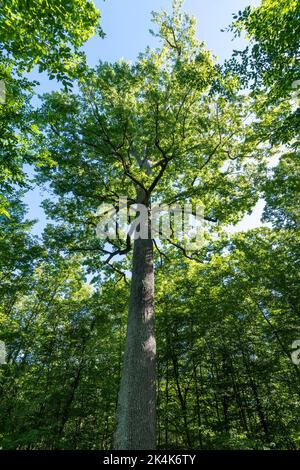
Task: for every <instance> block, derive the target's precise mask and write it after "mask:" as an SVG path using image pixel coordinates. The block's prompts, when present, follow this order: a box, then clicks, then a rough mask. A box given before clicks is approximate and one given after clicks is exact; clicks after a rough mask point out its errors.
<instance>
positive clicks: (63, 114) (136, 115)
mask: <svg viewBox="0 0 300 470" xmlns="http://www.w3.org/2000/svg"><path fill="white" fill-rule="evenodd" d="M181 3H182V2H180V1H175V2H174V8H173V13H172V15H171V16H169V15H168V14H167V13H164V12H163V13H162V14H159V15H158V14H155V15H154V21H155V23H156V25H157V27H158V32H157V33H156V36H157V38H158V40H159V41H160V47H159V48H158V49H156V50H150V49H147V51H146V52H145V53H144V54H141V55H140V56H139V59H138V61H137V62H136V63H135V64H133V65H130V64H128V63H126V62H123V61H120V62H117V63H115V64H108V63H100V65H99V66H98V67H97V68H96V69H95V70H91V71H89V73H87V74H86V76H85V77H84V78H82V79H81V81H80V94H79V95H74V94H70V93H69V94H66V93H53V94H50V95H46V96H45V97H44V104H43V107H42V109H41V111H40V123H41V134H40V136H39V139H38V141H39V142H38V144H37V145H38V147H39V148H40V149H43V150H42V151H45V152H46V153H47V156H48V158H49V160H51V161H52V164H45V165H44V166H43V167H42V168H41V171H40V181H49V182H50V184H51V186H52V189H53V191H54V193H55V194H56V197H57V198H58V200H57V203H56V202H53V201H52V202H50V201H48V202H47V203H46V204H45V208H46V210H47V212H48V213H49V214H50V215H51V216H52V217H53V218H54V219H56V220H57V222H59V221H62V222H63V224H61V225H58V226H56V227H53V228H49V229H48V235H47V236H48V242H49V243H53V244H55V245H56V246H57V247H60V249H61V250H65V251H69V252H70V251H73V252H74V251H82V252H84V253H85V260H86V261H85V262H86V263H87V264H88V265H89V269H90V270H91V271H94V272H95V271H97V270H98V271H100V270H101V268H103V266H108V265H109V264H111V266H112V268H113V269H114V270H115V271H117V273H120V274H122V270H121V263H122V261H121V260H120V258H119V259H118V260H117V261H115V263H114V264H112V260H113V258H114V257H116V256H125V255H127V254H128V253H129V252H130V250H131V248H132V238H134V237H132V236H130V235H129V234H128V235H127V237H126V241H124V240H122V239H121V238H119V239H117V240H109V239H108V240H106V241H103V240H97V239H96V238H95V225H96V223H97V218H96V216H95V215H94V214H95V212H96V209H97V207H98V205H99V204H100V203H101V202H109V203H111V204H113V205H117V203H118V197H119V195H123V196H127V198H128V206H129V207H131V206H133V205H134V204H136V203H143V204H144V206H145V207H146V209H147V214H148V216H147V218H146V219H147V220H146V221H145V226H144V227H142V226H140V231H139V230H136V232H135V238H136V239H135V240H134V247H133V258H132V279H131V294H130V301H129V311H128V323H127V337H126V346H125V355H124V364H123V372H122V378H121V384H120V392H119V405H118V414H117V427H116V432H115V443H114V446H115V448H117V449H153V448H154V447H155V386H156V384H155V380H156V378H155V356H156V347H155V332H154V272H153V248H154V245H155V248H157V249H158V250H159V248H158V245H157V243H156V241H155V240H153V238H152V237H151V236H149V237H148V238H147V239H143V238H141V237H139V232H142V231H143V230H149V226H150V225H151V204H153V203H157V202H159V203H162V204H172V203H175V202H176V203H183V202H190V203H191V204H194V205H196V204H197V203H200V202H201V204H204V206H205V217H206V219H207V220H209V221H211V222H213V223H215V224H216V225H217V226H219V224H221V223H228V222H233V221H237V220H238V218H239V217H241V216H242V215H243V214H244V213H245V211H247V210H249V208H250V207H251V206H252V205H253V204H254V203H255V202H256V200H257V197H258V195H257V193H256V191H255V189H254V187H253V181H255V180H256V178H257V176H258V174H259V173H260V171H262V169H263V159H264V157H265V156H266V153H265V152H264V151H263V150H261V149H260V150H257V149H255V142H256V136H255V132H254V130H253V129H252V128H251V126H250V125H246V120H247V113H248V106H247V99H246V98H245V97H243V96H242V95H241V96H239V95H238V94H237V93H236V84H235V80H234V78H232V77H230V76H228V75H226V76H224V77H222V76H221V75H220V73H219V69H218V67H216V66H215V65H214V64H213V62H212V59H211V57H210V54H209V53H208V52H207V50H206V49H205V48H204V45H203V44H200V43H199V42H198V41H197V40H196V39H195V20H194V19H193V18H189V17H188V16H187V15H184V14H182V13H181V10H180V8H181ZM148 222H150V223H149V224H148ZM140 225H141V224H140ZM109 242H111V248H109V246H108V243H109ZM165 243H166V244H167V245H168V244H171V245H174V246H176V248H177V249H178V250H179V251H181V252H182V253H184V254H185V255H186V256H187V257H195V258H197V259H198V261H202V259H201V256H202V255H203V251H201V247H199V250H198V251H195V252H194V253H193V254H192V255H191V254H189V253H188V252H187V249H186V247H185V245H184V243H183V242H179V241H178V240H176V239H175V238H174V237H173V236H170V237H169V238H168V239H167V240H165ZM126 266H128V265H127V264H126Z"/></svg>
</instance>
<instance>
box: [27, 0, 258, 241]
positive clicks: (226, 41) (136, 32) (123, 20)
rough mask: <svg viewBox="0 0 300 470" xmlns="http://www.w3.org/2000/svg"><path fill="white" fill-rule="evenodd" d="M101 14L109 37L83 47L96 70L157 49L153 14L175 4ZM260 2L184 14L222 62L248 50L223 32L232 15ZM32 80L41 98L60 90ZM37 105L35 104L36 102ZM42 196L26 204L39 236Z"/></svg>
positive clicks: (228, 1)
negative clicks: (190, 17)
mask: <svg viewBox="0 0 300 470" xmlns="http://www.w3.org/2000/svg"><path fill="white" fill-rule="evenodd" d="M95 3H96V6H97V7H98V8H99V9H100V11H101V14H102V20H101V23H102V28H103V30H104V31H105V33H106V37H105V38H104V39H101V38H99V37H93V38H91V39H90V40H89V41H88V42H87V43H86V44H85V46H84V48H83V49H84V50H85V52H86V55H87V60H88V64H89V65H90V66H94V65H95V64H97V62H98V61H99V60H106V61H109V62H114V61H116V60H118V59H120V58H124V59H126V60H132V61H134V60H135V59H136V57H137V55H138V54H139V52H142V51H143V50H144V49H145V48H146V47H147V46H148V45H149V46H154V47H155V46H156V39H155V38H154V37H153V36H151V35H150V33H149V29H150V28H151V27H152V24H151V11H159V10H161V9H166V10H170V7H171V5H172V0H106V1H105V2H104V1H102V0H96V1H95ZM259 4H260V0H185V2H184V10H185V11H186V12H187V13H189V14H191V15H193V16H195V17H196V19H197V36H198V38H199V39H200V40H201V41H204V42H205V44H206V46H207V48H208V49H209V50H210V51H211V52H212V53H213V55H215V56H217V58H218V61H220V62H223V61H224V59H225V58H227V57H230V55H231V53H232V51H233V49H239V48H242V47H244V46H245V41H244V40H243V39H238V40H235V41H232V34H230V33H227V32H221V29H223V28H226V26H228V25H229V23H230V22H231V21H232V14H233V13H234V12H237V11H238V10H242V9H243V8H244V7H245V6H247V5H253V6H258V5H259ZM30 77H31V78H33V79H35V80H38V81H39V82H40V86H38V87H37V93H38V94H42V93H44V92H49V91H52V90H56V89H59V88H60V87H59V85H58V84H57V83H55V81H50V80H48V79H47V77H45V76H44V75H42V76H41V75H39V74H38V73H36V72H33V73H32V74H30ZM35 101H36V100H35ZM41 200H42V195H41V193H40V190H39V189H38V188H35V189H34V190H32V191H30V192H29V193H28V194H27V195H26V197H25V202H26V203H27V205H28V209H29V211H28V217H29V218H30V219H39V222H38V223H37V224H36V225H35V227H34V229H33V233H35V234H40V233H41V231H42V229H43V227H44V226H45V222H46V220H45V216H44V213H43V211H42V209H41V208H40V207H39V205H40V202H41ZM262 207H263V202H262V201H261V202H260V203H258V205H257V206H256V207H255V209H254V211H253V213H252V215H251V216H246V217H245V218H244V219H243V221H242V222H240V223H239V225H238V228H239V229H244V230H245V229H248V228H252V227H254V226H257V225H258V224H259V219H260V214H261V210H262Z"/></svg>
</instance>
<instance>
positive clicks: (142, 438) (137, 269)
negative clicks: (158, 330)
mask: <svg viewBox="0 0 300 470" xmlns="http://www.w3.org/2000/svg"><path fill="white" fill-rule="evenodd" d="M148 212H149V217H148V222H149V236H148V239H146V240H145V239H136V240H135V242H134V248H133V267H132V281H131V292H130V301H129V311H128V322H127V334H126V345H125V354H124V362H123V369H122V376H121V384H120V391H119V398H118V410H117V425H116V431H115V436H114V449H122V450H123V449H128V450H138V449H146V450H151V449H155V408H156V377H155V356H156V344H155V332H154V271H153V243H152V239H151V234H150V208H149V211H148Z"/></svg>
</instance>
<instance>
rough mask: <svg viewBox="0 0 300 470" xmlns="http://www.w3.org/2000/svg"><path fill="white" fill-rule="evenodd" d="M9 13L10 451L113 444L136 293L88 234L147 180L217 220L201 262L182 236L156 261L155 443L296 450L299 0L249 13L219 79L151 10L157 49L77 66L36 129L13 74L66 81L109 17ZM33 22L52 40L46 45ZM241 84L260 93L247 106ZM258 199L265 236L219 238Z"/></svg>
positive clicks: (166, 196)
mask: <svg viewBox="0 0 300 470" xmlns="http://www.w3.org/2000/svg"><path fill="white" fill-rule="evenodd" d="M2 3H3V4H4V10H3V11H1V13H0V20H1V22H2V23H1V24H2V25H4V23H3V22H4V21H5V25H6V26H5V31H3V37H5V38H6V39H5V41H6V46H5V45H4V46H3V48H2V49H1V51H2V52H1V53H2V54H3V58H5V60H6V63H3V64H2V65H1V66H0V67H1V68H0V71H1V74H2V75H3V76H4V77H5V80H6V83H7V102H6V105H5V107H4V106H3V105H0V126H1V136H2V144H3V146H2V148H1V152H2V153H1V166H0V183H1V185H2V187H3V189H4V191H3V195H2V199H0V252H1V257H0V340H1V341H4V342H5V345H6V349H7V358H6V362H7V363H6V364H1V365H0V447H1V448H4V449H30V450H34V449H105V450H107V449H111V448H112V436H113V431H114V426H115V412H116V404H117V392H118V388H119V381H120V374H121V364H122V356H123V349H124V342H125V328H126V314H127V304H128V294H129V289H128V286H127V284H125V283H124V282H123V277H121V278H120V275H121V274H122V270H128V269H129V261H130V257H129V255H128V253H127V251H126V250H127V248H128V247H127V246H125V247H124V244H123V243H122V241H121V240H117V241H114V242H113V244H112V248H113V249H116V250H117V252H118V253H119V254H123V255H126V256H123V257H122V258H121V257H119V259H118V260H117V261H115V262H114V264H113V265H112V266H109V264H108V263H106V264H105V263H104V262H103V255H106V256H107V255H108V247H107V245H108V243H106V244H104V243H102V242H100V241H99V240H97V239H96V238H95V224H96V217H95V215H93V214H94V213H95V210H96V209H97V207H98V205H99V204H100V203H101V202H111V203H112V204H115V203H116V202H117V199H118V196H119V194H121V195H127V196H128V200H129V204H132V203H134V202H135V200H136V187H137V186H139V187H143V188H144V190H145V194H146V195H147V196H149V197H150V196H151V199H152V200H153V201H154V202H169V203H170V202H172V201H174V202H182V201H185V202H186V201H189V202H192V203H193V204H196V203H199V202H203V203H204V204H205V215H206V217H207V218H208V219H210V220H215V222H213V224H211V225H209V226H208V229H207V233H206V236H205V241H204V245H203V246H202V247H199V250H198V252H197V253H196V257H195V258H196V259H195V260H192V259H189V258H188V257H187V256H185V255H186V254H187V253H186V252H185V250H184V249H183V250H182V249H180V247H179V248H178V246H177V245H175V246H174V243H172V242H174V240H173V239H171V240H168V241H167V242H166V243H162V244H161V245H159V249H158V250H156V252H155V259H154V262H155V269H156V287H155V290H156V316H157V323H156V330H157V343H158V366H157V391H158V401H157V416H158V419H157V447H158V448H159V449H243V450H244V449H251V450H253V449H299V448H300V435H299V425H300V413H299V410H300V403H299V387H300V370H299V365H297V364H295V363H293V362H292V361H291V345H292V343H293V341H294V340H296V339H299V314H300V304H299V259H300V253H299V246H300V244H299V241H300V240H299V229H298V226H299V214H298V210H299V183H298V181H299V164H298V159H297V157H298V152H297V142H296V138H297V134H296V125H297V112H294V110H293V108H292V104H291V102H290V92H291V86H290V85H291V80H292V79H293V78H295V76H296V75H295V74H296V68H295V67H296V60H295V51H296V47H297V45H296V42H297V38H295V37H294V33H295V32H296V31H297V28H298V26H297V25H296V23H295V18H296V15H297V11H298V4H297V2H294V1H291V0H290V1H289V2H286V1H283V0H280V1H274V0H272V1H271V0H268V1H267V0H264V1H262V5H261V7H259V8H257V9H254V10H251V9H246V10H245V11H244V12H240V13H239V14H238V15H237V17H236V22H235V26H234V27H233V28H234V29H235V30H236V31H242V30H247V31H248V34H249V37H250V39H251V40H252V46H253V49H252V52H251V53H250V55H249V54H248V52H249V51H246V52H244V53H243V56H242V57H243V62H242V66H241V67H237V62H236V61H235V58H234V60H233V61H232V62H231V71H228V70H227V71H226V72H225V73H224V72H222V71H221V69H220V68H219V67H217V66H216V65H215V64H214V63H213V61H212V59H211V57H210V54H209V53H208V51H207V50H205V48H204V46H203V44H200V43H199V42H198V41H197V40H196V39H195V36H194V32H195V23H194V20H193V19H191V18H189V17H188V16H186V15H184V14H182V13H181V12H180V5H181V2H180V1H175V2H174V7H175V8H174V12H173V15H172V16H169V15H167V14H166V13H162V14H160V15H156V14H155V15H154V20H155V23H156V26H157V30H156V33H154V34H157V38H158V39H159V40H160V47H159V48H158V49H157V50H150V49H149V50H147V51H146V52H145V53H144V54H141V55H140V57H139V59H138V60H137V62H136V63H135V64H133V65H130V64H128V63H126V62H123V61H121V62H118V63H115V64H108V63H100V64H99V65H98V67H96V68H95V69H93V70H87V69H85V68H83V73H82V74H81V75H80V76H79V78H80V80H79V82H80V91H79V93H78V94H72V93H70V92H67V91H65V92H59V93H52V94H48V95H46V96H44V98H43V105H42V108H41V110H39V111H38V113H36V114H35V115H34V114H32V113H31V112H30V107H29V100H30V96H31V93H32V84H30V83H29V82H28V81H27V80H25V79H24V78H21V77H19V76H16V75H14V76H13V75H12V73H11V70H12V69H13V67H15V69H14V70H15V71H16V68H17V69H18V70H21V69H24V68H27V66H28V67H31V66H32V65H34V64H35V63H37V62H38V63H39V64H40V65H41V68H42V69H43V70H44V69H46V68H47V70H48V71H49V72H50V73H53V74H57V77H58V78H59V74H64V73H67V64H68V63H69V64H70V62H68V60H69V58H70V56H69V54H71V50H72V60H73V59H74V60H75V62H76V54H77V52H78V48H79V46H80V44H81V40H85V39H86V38H87V37H88V36H89V35H90V34H91V33H92V31H93V28H94V26H95V24H96V23H95V22H96V19H97V18H98V16H97V13H96V11H95V10H94V8H93V7H92V4H90V3H89V2H83V1H76V2H68V3H66V2H50V1H48V2H47V1H35V2H27V3H28V4H30V8H29V9H24V8H23V4H24V3H25V2H18V1H11V2H2ZM54 3H55V5H54ZM44 6H45V7H47V8H45V10H43V15H41V14H40V13H41V9H42V8H43V7H44ZM75 7H76V9H75ZM17 9H18V10H17ZM3 12H5V15H4V14H3ZM79 13H82V16H80V21H79V22H75V19H76V18H77V15H79ZM83 13H84V14H83ZM17 14H18V21H17V22H12V21H10V20H11V19H12V18H14V17H15V15H17ZM37 14H38V15H39V19H40V22H43V21H44V22H45V28H41V29H40V30H39V31H38V32H39V34H38V35H37V37H36V38H35V36H34V35H32V34H30V31H31V29H30V28H32V24H33V23H32V18H33V19H35V17H36V15H37ZM54 14H55V15H57V14H62V17H61V22H58V23H55V25H56V26H57V27H58V29H57V32H55V31H54V29H53V26H54V23H53V15H54ZM4 16H5V19H4ZM26 25H27V26H28V29H26V27H27V26H26ZM17 27H18V28H21V31H22V34H23V36H22V37H21V36H17V35H16V31H15V29H16V28H17ZM83 30H84V31H85V33H84V34H86V36H85V35H84V34H82V31H83ZM26 31H27V33H28V34H29V35H30V38H29V39H28V45H29V47H28V51H27V53H28V56H26V55H25V52H24V48H23V49H22V47H23V46H24V44H25V39H23V38H25V34H26ZM1 35H2V30H1ZM57 37H58V38H60V39H59V41H57V42H55V41H56V38H57ZM48 38H50V39H51V41H50V40H49V43H48ZM36 39H37V40H38V43H39V44H40V46H41V48H39V47H38V48H35V40H36ZM53 41H54V42H55V44H52V42H53ZM69 47H70V48H71V49H68V48H69ZM60 48H61V50H60ZM73 48H74V49H73ZM35 49H36V51H37V54H36V55H35V56H33V55H32V53H33V51H34V50H35ZM59 51H60V52H59ZM8 52H11V53H13V54H14V59H13V60H14V61H13V62H11V63H10V62H9V61H10V60H11V58H9V57H8V56H7V55H6V56H5V54H6V53H8ZM73 52H74V53H75V55H73ZM60 53H61V54H62V55H60ZM57 54H59V57H61V59H62V60H60V59H59V57H58V55H57ZM72 63H73V64H74V62H72ZM26 64H27V65H26ZM48 67H49V68H48ZM232 67H233V68H234V71H235V72H238V74H239V75H238V76H235V75H233V74H232ZM249 67H250V68H249ZM70 70H71V75H69V77H71V78H73V77H74V75H73V71H74V68H73V65H72V67H71V69H70ZM245 75H246V78H247V80H248V79H249V80H250V82H251V80H252V91H251V92H250V96H248V95H246V94H245V93H244V94H243V93H239V84H240V83H241V82H242V81H243V79H244V78H245ZM253 80H254V81H253ZM26 135H27V136H28V135H30V138H29V137H28V138H25V136H26ZM280 143H284V144H285V148H284V149H283V151H282V149H281V150H280V151H279V148H278V144H280ZM274 155H275V156H277V160H278V163H276V165H275V166H274V167H273V168H267V167H266V163H267V162H268V160H269V159H270V157H273V156H274ZM24 161H28V162H30V163H31V162H34V161H36V162H38V166H39V175H38V180H39V181H40V182H41V183H47V184H49V185H50V186H51V188H52V190H53V193H54V194H55V197H54V198H53V199H51V200H46V201H44V207H45V209H46V212H47V213H48V214H49V215H50V216H51V217H52V218H53V220H54V223H52V224H49V225H48V226H47V228H46V230H45V232H44V234H43V238H42V239H41V240H39V239H37V237H33V236H32V235H31V234H30V230H31V227H32V223H33V222H30V221H28V220H26V208H25V207H24V205H23V204H22V202H21V198H22V193H18V192H17V191H16V190H15V187H14V184H15V183H18V184H19V185H24V175H23V174H22V164H23V162H24ZM149 169H150V170H151V171H149ZM259 197H263V198H264V200H265V203H266V204H265V209H264V214H263V218H264V220H265V221H267V222H269V227H261V228H257V229H254V230H249V231H246V232H240V233H235V234H231V235H230V234H229V233H228V232H227V231H225V230H224V226H225V225H226V224H227V223H229V222H237V221H238V220H239V219H240V218H241V217H242V215H243V214H245V213H246V212H251V210H252V207H253V205H254V204H255V202H256V201H257V200H258V198H259ZM1 211H2V212H1ZM181 248H182V247H181ZM122 250H125V251H122ZM111 268H112V270H111Z"/></svg>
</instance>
